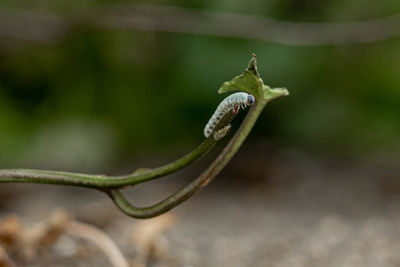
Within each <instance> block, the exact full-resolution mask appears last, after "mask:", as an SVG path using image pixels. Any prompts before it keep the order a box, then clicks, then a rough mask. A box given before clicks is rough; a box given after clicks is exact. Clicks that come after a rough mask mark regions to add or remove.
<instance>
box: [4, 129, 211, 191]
mask: <svg viewBox="0 0 400 267" xmlns="http://www.w3.org/2000/svg"><path fill="white" fill-rule="evenodd" d="M215 143H216V141H215V140H214V138H213V137H210V138H207V139H206V140H204V141H203V142H202V143H201V144H200V145H199V146H198V147H197V148H195V149H194V150H193V151H191V152H190V153H189V154H186V155H185V156H183V157H181V158H180V159H178V160H175V161H173V162H171V163H169V164H166V165H164V166H161V167H158V168H155V169H152V170H147V171H144V172H141V173H139V174H129V175H124V176H104V175H91V174H81V173H71V172H59V171H46V170H29V169H9V170H7V169H4V170H0V183H12V182H19V183H40V184H59V185H73V186H81V187H90V188H98V189H103V188H119V187H123V186H127V185H136V184H139V183H141V182H144V181H149V180H151V179H155V178H157V177H160V176H165V175H167V174H170V173H173V172H175V171H177V170H179V169H181V168H183V167H185V166H187V165H188V164H190V163H192V162H193V161H195V160H197V159H198V158H200V157H201V156H203V155H204V154H205V153H207V152H208V151H209V150H210V149H211V148H212V147H213V146H214V145H215Z"/></svg>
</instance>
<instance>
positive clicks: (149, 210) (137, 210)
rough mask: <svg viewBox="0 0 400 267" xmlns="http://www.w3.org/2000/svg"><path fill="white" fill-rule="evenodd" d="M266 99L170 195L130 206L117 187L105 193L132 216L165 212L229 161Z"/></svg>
mask: <svg viewBox="0 0 400 267" xmlns="http://www.w3.org/2000/svg"><path fill="white" fill-rule="evenodd" d="M266 103H267V101H262V100H261V101H259V102H257V103H256V104H255V105H254V106H253V107H252V108H251V109H250V111H249V113H248V114H247V116H246V118H245V120H244V121H243V122H242V124H241V126H240V128H239V129H238V131H237V132H236V134H235V135H234V136H233V137H232V139H231V140H230V142H229V143H228V145H227V146H226V147H225V149H224V150H223V151H222V152H221V154H220V155H219V156H218V157H217V158H216V159H215V160H214V161H213V163H212V164H211V165H210V166H209V167H208V168H207V169H206V170H205V171H204V172H203V173H202V174H200V176H199V177H198V178H196V179H195V180H194V181H193V182H191V183H189V184H188V185H186V186H185V187H183V188H182V189H180V190H178V191H177V192H176V193H174V194H173V195H171V196H170V197H168V198H166V199H164V200H162V201H160V202H158V203H156V204H154V205H152V206H148V207H134V206H132V205H131V204H130V203H129V202H128V201H127V200H126V199H125V198H124V196H123V195H122V193H121V192H120V191H119V190H117V189H111V190H108V191H107V193H108V195H109V196H110V198H111V199H112V200H113V201H114V203H115V204H116V205H117V206H118V207H119V209H120V210H121V211H122V212H124V213H125V214H127V215H128V216H131V217H134V218H141V219H144V218H151V217H155V216H158V215H160V214H163V213H165V212H167V211H168V210H170V209H172V208H174V207H176V206H177V205H179V204H180V203H182V202H183V201H185V200H187V199H188V198H190V197H191V196H192V195H194V194H195V193H196V192H198V191H199V190H200V189H202V188H203V187H204V186H205V185H207V184H208V183H209V182H210V181H211V180H212V179H213V178H214V177H215V176H216V175H217V174H218V173H219V172H220V171H221V170H222V169H223V168H224V167H225V165H226V164H227V163H228V162H229V161H230V159H231V158H232V157H233V156H234V154H235V153H236V152H237V151H238V149H239V148H240V146H241V145H242V144H243V142H244V140H245V139H246V137H247V135H248V134H249V133H250V131H251V129H252V128H253V126H254V124H255V122H256V121H257V118H258V116H259V115H260V114H261V112H262V110H263V109H264V107H265V105H266Z"/></svg>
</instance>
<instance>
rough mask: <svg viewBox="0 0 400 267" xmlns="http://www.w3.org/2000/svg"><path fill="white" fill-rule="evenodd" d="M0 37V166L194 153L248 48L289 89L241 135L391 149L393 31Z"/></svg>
mask: <svg viewBox="0 0 400 267" xmlns="http://www.w3.org/2000/svg"><path fill="white" fill-rule="evenodd" d="M119 2H120V3H133V2H130V1H119ZM107 3H116V1H99V0H90V1H89V0H86V1H81V0H80V1H76V0H74V1H72V0H70V1H54V0H41V1H32V0H29V1H28V0H25V1H11V0H8V1H6V0H1V1H0V4H1V6H3V8H5V7H7V8H15V9H24V10H30V9H33V10H35V9H38V8H40V9H41V10H42V11H43V10H44V11H49V12H54V13H56V14H59V15H65V16H68V15H69V14H72V13H73V12H76V11H79V10H81V9H84V8H89V7H93V6H96V5H100V4H107ZM134 3H139V2H134ZM141 3H142V4H151V5H170V6H178V7H185V8H194V9H198V10H204V11H219V12H232V13H236V14H247V15H259V16H269V17H272V18H276V19H281V20H287V21H302V22H314V23H320V22H354V21H360V20H371V19H375V18H381V17H385V16H389V15H393V14H396V13H400V1H393V0H391V1H389V0H385V1H379V2H377V1H375V0H363V1H360V0H357V1H345V0H331V1H314V0H291V1H282V0H272V1H260V0H255V1H251V3H250V2H246V1H238V0H224V1H190V2H187V1H171V0H169V1H150V2H149V1H142V2H141ZM1 6H0V10H1V8H2V7H1ZM4 27H7V26H6V25H3V28H4ZM251 30H252V29H249V31H251ZM6 41H7V44H6V43H5V42H6ZM2 42H3V45H0V167H1V168H11V167H51V168H61V169H66V170H83V171H103V170H107V169H112V168H113V167H114V166H116V165H118V162H120V161H123V160H126V159H132V158H140V157H151V156H156V155H159V154H163V155H165V154H167V155H168V153H170V151H189V150H190V149H191V148H193V147H194V146H196V145H197V144H198V143H200V142H201V140H202V139H203V134H202V132H203V127H204V125H205V124H206V122H207V121H208V119H209V117H210V116H211V115H212V113H213V112H214V110H215V108H216V106H217V105H218V103H219V102H220V101H221V100H222V99H223V97H224V96H222V95H218V93H217V89H218V88H219V86H220V85H221V83H222V82H224V81H226V80H230V79H231V78H232V77H234V76H236V75H238V74H240V73H241V72H242V71H243V70H244V69H245V67H246V66H247V62H248V60H249V59H250V57H251V53H253V52H254V53H256V54H257V58H258V64H259V71H260V73H261V76H262V78H263V80H264V82H265V83H266V84H268V85H270V86H272V87H287V88H288V89H289V91H290V93H291V95H290V96H289V97H285V98H282V99H279V100H277V101H273V102H272V103H270V104H269V105H268V106H267V108H266V110H265V112H264V113H263V115H262V117H261V118H260V120H259V121H258V123H257V125H256V127H255V129H253V131H252V134H251V135H250V136H249V138H248V142H260V141H261V142H262V141H264V140H266V141H268V142H271V143H276V144H278V145H282V146H291V147H296V148H299V149H302V150H307V151H312V152H313V153H320V154H326V155H363V156H371V157H375V156H376V155H378V156H379V157H380V156H382V155H384V156H382V157H383V158H384V157H385V155H387V157H396V156H399V155H400V119H399V114H400V38H398V37H395V38H391V39H388V40H383V41H378V42H371V43H365V44H347V45H323V46H298V45H288V44H279V43H273V42H268V41H261V40H250V39H243V38H234V37H223V36H221V37H216V36H207V35H198V34H190V33H171V32H152V31H124V30H96V31H87V32H82V33H79V34H71V35H70V36H67V37H66V38H65V39H63V40H62V41H61V42H57V43H54V44H42V43H40V42H30V41H26V40H12V41H11V42H10V40H5V39H4V38H3V39H0V44H1V43H2ZM10 44H11V45H10ZM174 153H175V152H174ZM174 155H175V154H174Z"/></svg>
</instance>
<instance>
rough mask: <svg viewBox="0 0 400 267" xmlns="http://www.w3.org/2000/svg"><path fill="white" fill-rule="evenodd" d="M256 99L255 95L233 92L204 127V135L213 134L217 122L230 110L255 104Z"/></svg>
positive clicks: (237, 109) (235, 110)
mask: <svg viewBox="0 0 400 267" xmlns="http://www.w3.org/2000/svg"><path fill="white" fill-rule="evenodd" d="M254 101H255V98H254V96H252V95H249V94H247V93H243V92H240V93H235V94H232V95H230V96H228V97H227V98H225V99H224V100H222V102H221V103H220V104H219V105H218V107H217V109H216V110H215V112H214V114H213V115H212V117H211V119H210V120H209V121H208V123H207V125H206V127H205V128H204V135H205V136H206V137H207V138H208V137H209V136H210V135H211V134H213V133H214V130H215V126H217V124H218V123H219V122H220V121H221V119H222V118H223V117H224V116H225V115H226V114H228V112H238V111H239V108H243V109H244V108H246V107H247V106H250V105H251V104H253V103H254Z"/></svg>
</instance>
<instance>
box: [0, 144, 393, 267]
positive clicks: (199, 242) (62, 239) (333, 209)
mask: <svg viewBox="0 0 400 267" xmlns="http://www.w3.org/2000/svg"><path fill="white" fill-rule="evenodd" d="M254 151H258V152H256V153H254ZM199 171H200V170H197V169H190V170H189V171H184V172H183V173H182V174H178V175H175V176H172V177H171V178H165V179H164V180H163V179H161V180H159V181H154V182H150V183H148V184H145V185H143V186H142V185H141V186H138V187H137V188H134V189H129V190H127V191H126V192H125V194H126V195H127V196H129V198H130V199H131V200H132V201H133V202H134V203H135V204H136V205H146V204H151V203H153V202H154V201H158V200H160V199H161V198H162V197H163V196H167V195H168V194H170V193H172V192H174V191H175V190H176V189H177V188H179V187H180V186H182V185H184V184H185V183H187V182H188V181H189V180H190V177H193V176H194V174H195V173H198V172H199ZM399 174H400V173H399V172H398V170H394V169H393V168H389V167H385V166H378V165H376V164H375V165H372V164H367V163H363V162H356V161H349V160H348V159H346V160H345V159H335V160H332V159H321V158H317V157H315V156H311V155H309V154H307V153H304V152H299V151H294V150H290V149H279V152H277V151H275V149H271V148H268V147H263V146H262V145H260V146H256V147H252V148H247V149H245V150H241V152H240V153H239V155H237V156H236V157H235V158H234V160H233V161H232V162H231V163H230V164H229V166H228V167H227V168H226V170H224V171H223V173H221V174H220V175H219V176H218V177H217V178H216V180H215V181H213V182H212V183H210V184H209V185H208V186H207V187H206V188H205V189H204V190H203V191H201V192H200V193H198V194H197V195H195V196H194V197H193V198H191V199H189V200H188V201H186V202H185V203H183V204H182V205H180V206H179V207H177V208H175V209H174V210H172V211H170V212H168V213H167V214H166V215H163V216H161V217H158V218H156V219H151V220H136V219H132V218H129V217H127V216H125V215H124V214H122V213H121V212H120V211H119V210H118V209H117V208H116V207H115V206H114V205H113V204H112V203H111V201H110V200H109V199H108V198H107V196H106V195H104V194H103V193H101V192H98V191H95V190H88V189H82V188H75V187H62V186H52V185H35V184H2V185H1V187H0V200H1V205H0V212H1V217H2V218H1V221H2V223H4V221H5V220H7V218H9V217H10V216H11V215H14V218H16V221H18V222H19V223H20V224H21V225H22V227H23V228H24V229H25V230H26V231H28V230H29V229H32V228H34V227H35V225H36V226H37V225H38V224H40V223H43V222H44V221H46V220H47V221H48V220H50V219H49V218H51V217H52V215H54V213H56V212H57V210H60V209H61V210H63V212H64V214H67V215H68V217H69V218H70V220H74V221H76V222H81V223H84V224H86V225H89V226H93V227H96V228H97V229H99V230H100V232H102V233H104V234H105V235H107V236H108V237H109V238H111V240H113V241H114V242H115V244H116V245H117V247H118V248H119V250H120V251H121V252H122V254H123V257H124V258H125V259H126V261H127V262H128V263H129V265H130V266H186V267H189V266H193V267H194V266H202V267H204V266H210V267H214V266H220V267H224V266H226V267H228V266H229V267H231V266H307V267H309V266H328V267H329V266H360V267H361V266H362V267H367V266H399V265H400V253H399V251H400V177H399ZM58 212H59V211H58ZM11 228H12V226H11ZM0 229H1V226H0ZM18 231H22V230H18ZM16 235H17V233H16ZM21 242H22V241H21ZM23 242H28V241H23ZM28 243H29V242H28ZM31 243H32V242H31ZM35 244H36V243H35ZM36 246H37V247H35V248H33V249H31V250H32V251H31V252H30V253H21V249H18V248H21V247H23V248H26V247H29V244H19V245H14V247H13V246H12V245H4V246H3V248H4V253H5V254H4V253H3V254H4V255H5V256H8V257H9V260H10V262H11V263H9V264H11V265H9V266H12V262H14V264H15V265H16V266H76V267H78V266H113V265H112V263H111V259H110V256H109V255H108V254H107V252H105V251H104V250H102V249H101V248H100V247H99V245H98V244H97V245H96V243H94V242H92V241H90V239H87V238H84V237H82V236H79V235H74V234H73V233H72V234H71V232H68V231H65V232H63V230H62V229H61V233H60V234H58V235H56V237H55V238H53V239H51V240H50V241H49V242H47V243H46V242H39V243H37V244H36ZM4 255H3V256H4ZM3 258H4V257H3ZM111 258H112V257H111Z"/></svg>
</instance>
